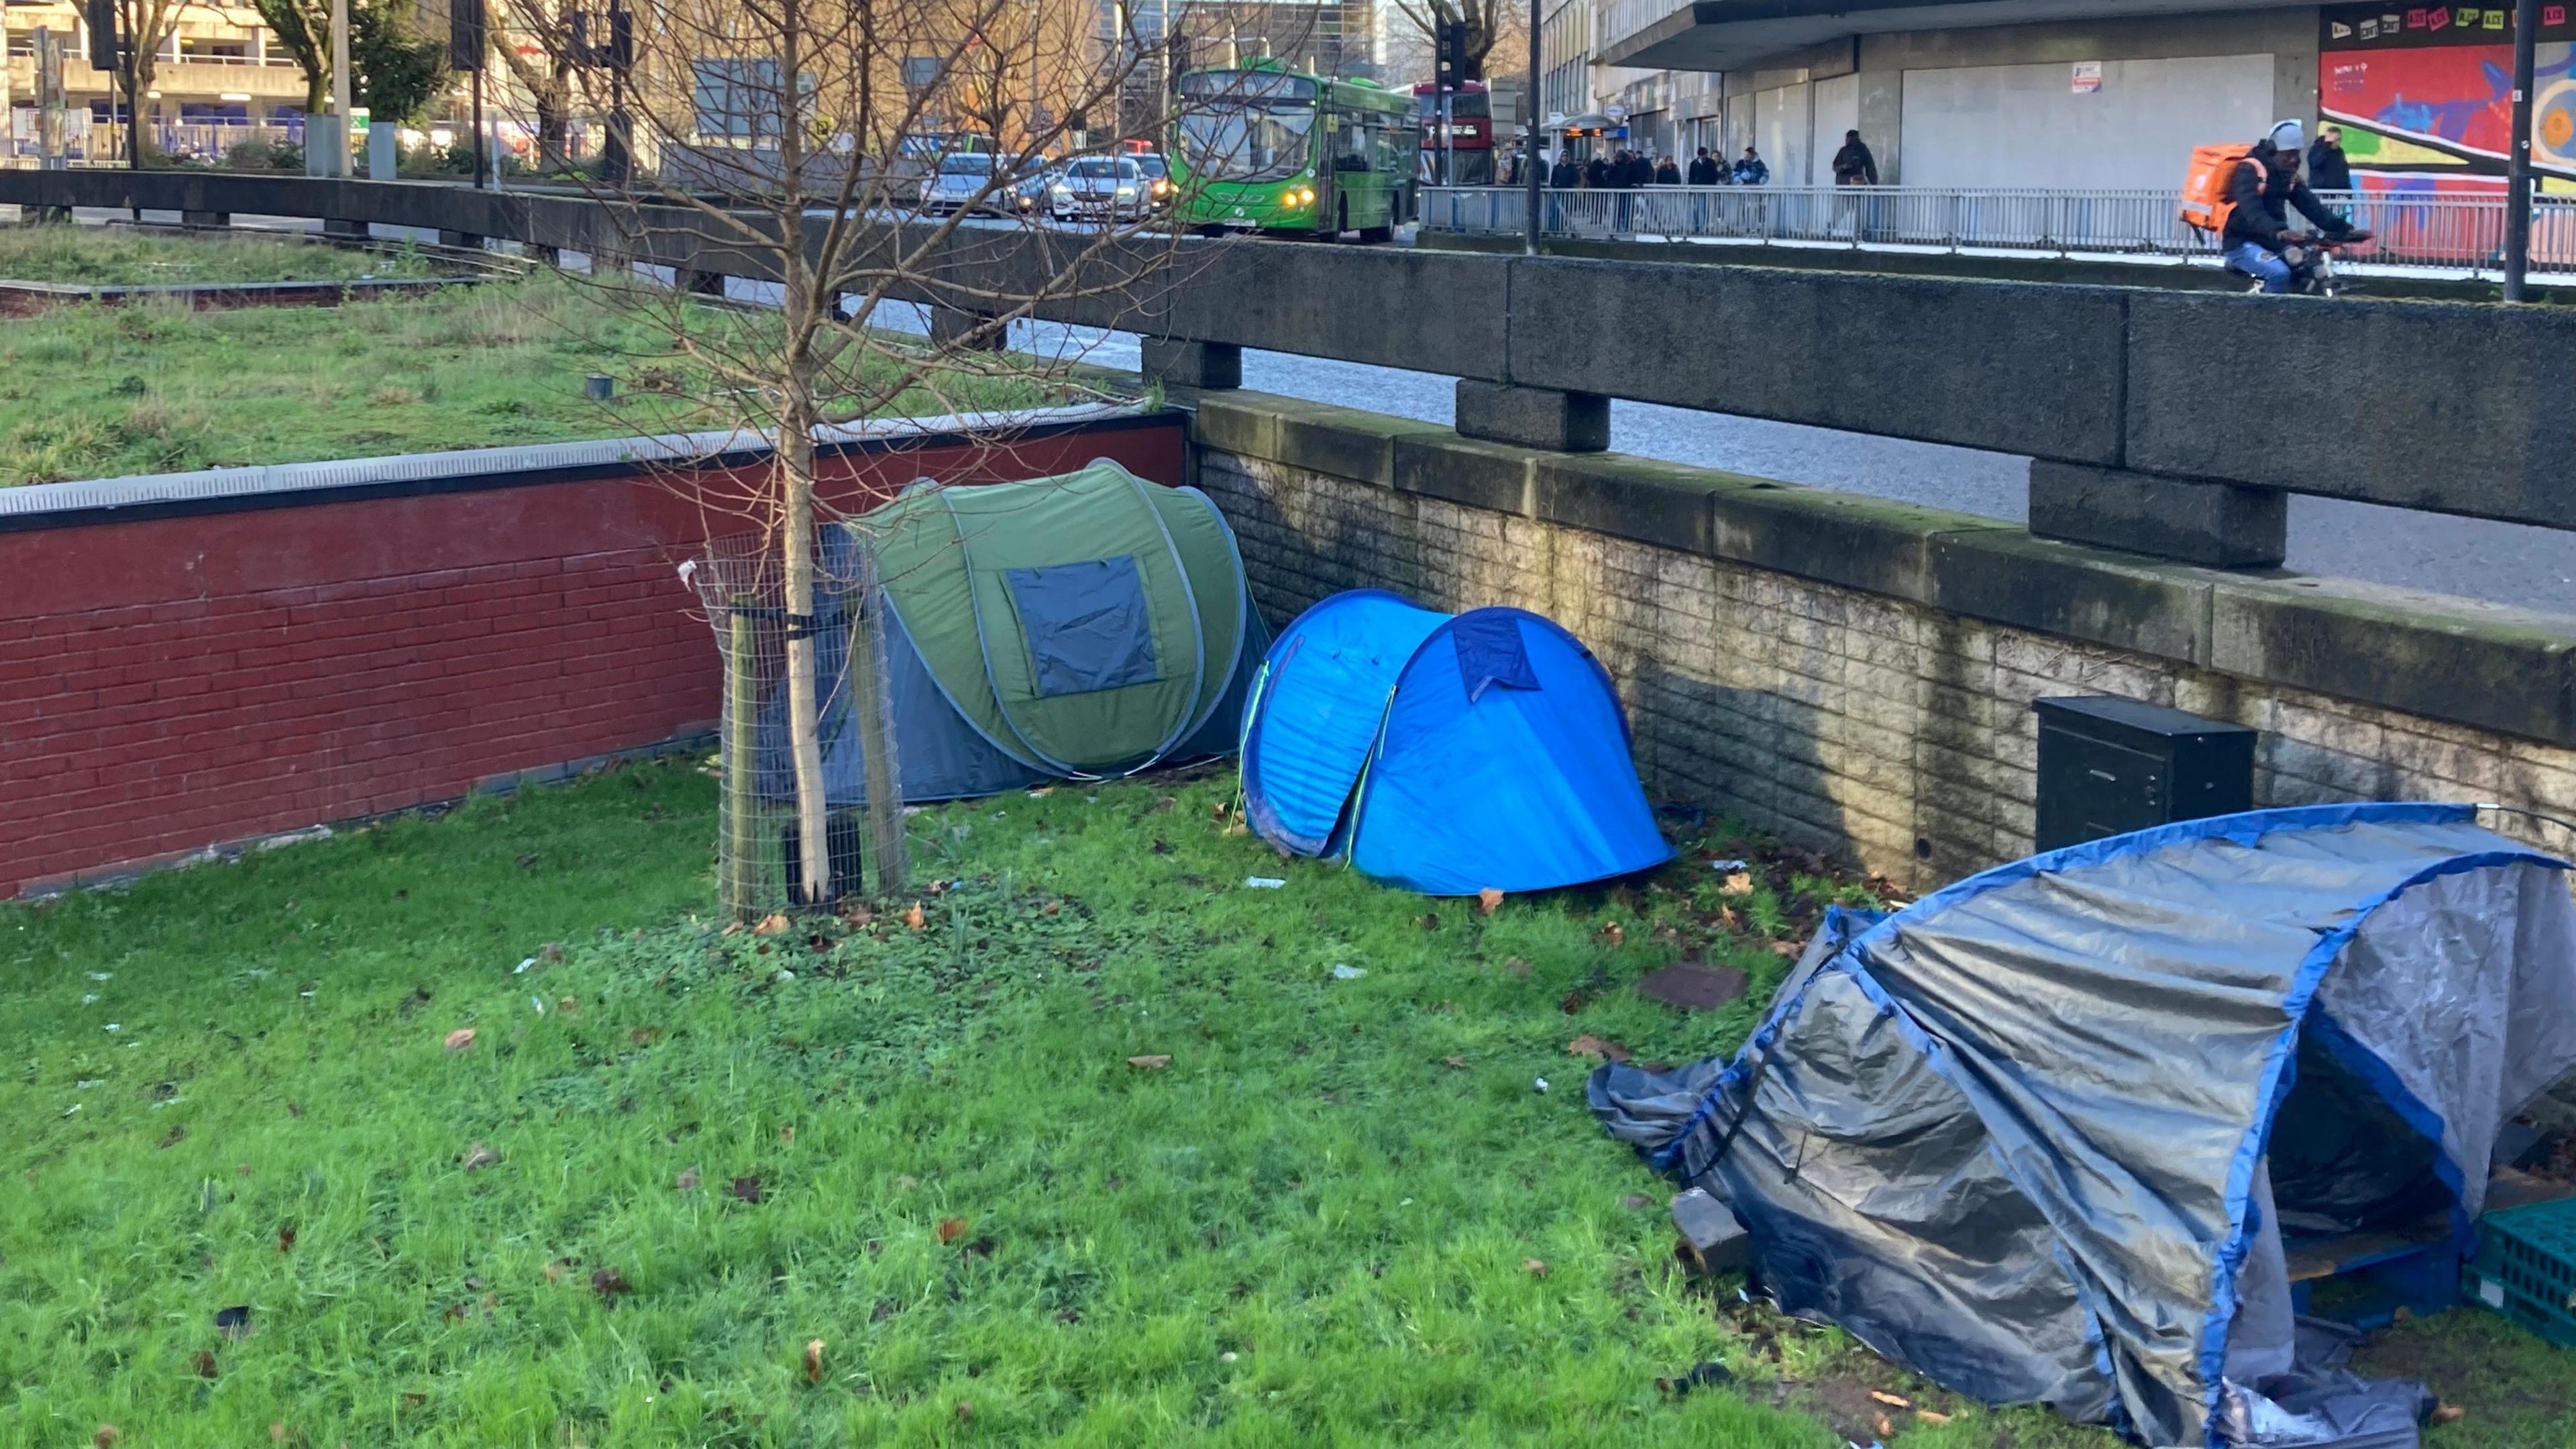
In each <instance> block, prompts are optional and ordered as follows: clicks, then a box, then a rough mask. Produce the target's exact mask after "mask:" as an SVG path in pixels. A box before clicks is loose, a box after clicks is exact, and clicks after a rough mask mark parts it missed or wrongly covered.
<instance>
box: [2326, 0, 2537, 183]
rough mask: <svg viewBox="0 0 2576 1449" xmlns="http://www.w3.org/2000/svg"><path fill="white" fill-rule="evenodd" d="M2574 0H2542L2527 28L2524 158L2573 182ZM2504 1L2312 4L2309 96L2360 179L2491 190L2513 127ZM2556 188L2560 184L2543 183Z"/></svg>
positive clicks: (2508, 11)
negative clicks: (2313, 57) (2314, 33)
mask: <svg viewBox="0 0 2576 1449" xmlns="http://www.w3.org/2000/svg"><path fill="white" fill-rule="evenodd" d="M2571 6H2576V0H2547V3H2545V4H2543V5H2542V6H2541V25H2540V30H2539V32H2538V34H2537V35H2536V36H2535V38H2534V39H2535V53H2536V56H2537V62H2538V63H2537V65H2536V66H2535V68H2534V71H2533V87H2532V95H2533V102H2534V104H2533V111H2532V163H2533V165H2534V166H2535V167H2536V168H2537V169H2538V170H2540V171H2541V172H2542V173H2543V176H2544V185H2546V181H2547V178H2548V177H2550V176H2555V177H2557V178H2560V179H2561V181H2562V184H2563V183H2571V182H2576V22H2571V16H2570V9H2571ZM2513 19H2514V12H2513V10H2512V8H2511V7H2510V6H2507V7H2503V8H2496V7H2492V6H2483V5H2479V6H2471V5H2456V6H2440V5H2436V6H2430V7H2425V6H2400V7H2396V8H2390V7H2385V6H2378V5H2330V6H2327V7H2325V8H2324V9H2323V10H2321V11H2320V12H2319V14H2318V26H2319V33H2318V37H2317V41H2318V43H2317V104H2318V109H2319V110H2320V111H2322V112H2323V113H2324V115H2325V118H2326V119H2327V120H2329V121H2333V122H2336V123H2338V124H2340V125H2341V126H2342V128H2343V132H2344V154H2345V155H2346V156H2347V157H2348V158H2349V159H2350V160H2351V162H2352V167H2353V172H2354V179H2355V181H2356V182H2357V183H2358V184H2360V185H2361V186H2362V187H2364V188H2365V189H2367V190H2373V191H2377V190H2396V191H2430V192H2436V193H2440V192H2453V191H2457V192H2469V193H2479V192H2492V191H2496V190H2499V189H2501V188H2502V187H2503V185H2504V171H2505V158H2506V153H2507V151H2508V150H2509V148H2510V142H2511V137H2512V135H2513ZM2548 189H2551V190H2556V189H2559V188H2558V187H2549V188H2548Z"/></svg>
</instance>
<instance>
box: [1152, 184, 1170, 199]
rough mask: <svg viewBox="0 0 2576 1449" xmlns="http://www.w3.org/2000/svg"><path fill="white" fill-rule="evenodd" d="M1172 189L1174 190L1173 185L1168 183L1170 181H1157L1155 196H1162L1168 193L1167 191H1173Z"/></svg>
mask: <svg viewBox="0 0 2576 1449" xmlns="http://www.w3.org/2000/svg"><path fill="white" fill-rule="evenodd" d="M1171 189H1172V183H1170V182H1168V181H1156V182H1155V183H1154V194H1155V195H1156V196H1160V195H1162V194H1163V193H1165V192H1167V191H1169V190H1171Z"/></svg>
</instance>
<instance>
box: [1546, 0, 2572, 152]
mask: <svg viewBox="0 0 2576 1449" xmlns="http://www.w3.org/2000/svg"><path fill="white" fill-rule="evenodd" d="M2189 3H2190V0H2181V4H2179V5H2178V4H2177V3H2176V0H1934V3H1905V0H1566V3H1565V4H1563V5H1560V6H1558V7H1557V9H1556V10H1555V11H1554V12H1553V14H1552V16H1551V18H1550V19H1549V20H1548V22H1547V39H1548V42H1549V47H1550V48H1549V51H1548V54H1549V56H1550V57H1551V61H1552V63H1551V65H1550V67H1549V95H1548V107H1549V109H1551V110H1558V111H1564V112H1567V113H1569V114H1570V113H1574V112H1576V111H1579V110H1583V109H1599V108H1600V107H1601V106H1602V105H1604V104H1607V103H1611V102H1619V103H1621V104H1624V105H1625V107H1626V110H1627V114H1628V116H1629V118H1630V120H1629V125H1630V130H1631V134H1632V136H1633V137H1635V138H1636V139H1638V140H1641V141H1644V142H1646V143H1648V144H1650V145H1653V146H1654V147H1655V148H1656V149H1658V150H1664V149H1671V150H1675V151H1681V152H1685V153H1686V152H1687V151H1688V150H1689V149H1691V148H1692V147H1695V146H1700V145H1709V146H1713V147H1723V148H1724V149H1725V150H1726V151H1727V152H1733V151H1735V150H1738V149H1740V148H1741V147H1743V146H1744V145H1746V144H1748V143H1750V144H1753V145H1755V146H1758V147H1759V148H1760V149H1761V151H1762V152H1763V154H1764V155H1765V157H1766V158H1767V159H1768V160H1769V161H1770V163H1771V169H1772V176H1773V178H1774V180H1775V181H1776V182H1777V183H1779V184H1783V185H1824V184H1830V182H1831V175H1830V172H1829V170H1828V166H1829V162H1830V159H1831V157H1832V155H1833V152H1834V150H1835V149H1836V147H1838V146H1839V145H1840V144H1841V140H1842V136H1843V133H1844V132H1845V131H1847V130H1858V131H1859V132H1860V133H1861V135H1862V137H1863V139H1865V140H1866V141H1867V142H1868V143H1869V145H1870V147H1871V148H1872V150H1873V151H1874V152H1875V153H1876V155H1877V160H1878V167H1879V173H1880V176H1881V178H1882V179H1883V180H1885V181H1887V182H1889V183H1895V184H1903V185H1910V186H1945V187H1946V186H2036V187H2117V188H2129V187H2157V188H2168V187H2174V186H2178V185H2180V184H2181V181H2182V176H2183V171H2184V167H2185V162H2186V158H2187V157H2188V155H2189V153H2190V149H2191V148H2192V147H2193V146H2194V145H2198V144H2204V143H2208V142H2213V141H2237V140H2243V141H2250V140H2252V139H2254V138H2255V137H2256V136H2258V135H2260V134H2261V132H2262V131H2263V129H2264V127H2265V126H2266V125H2268V124H2269V123H2270V122H2271V121H2273V120H2275V119H2278V118H2282V117H2296V118H2298V119H2300V120H2302V121H2304V122H2307V123H2309V125H2310V127H2311V130H2312V132H2313V127H2314V125H2315V124H2316V123H2317V122H2318V121H2319V120H2320V119H2331V120H2335V121H2338V122H2340V123H2341V124H2342V125H2343V127H2344V130H2345V132H2346V136H2347V142H2346V150H2347V152H2348V153H2349V154H2350V155H2351V158H2352V162H2353V167H2354V170H2355V172H2356V175H2357V176H2358V177H2359V178H2360V180H2361V184H2363V185H2364V186H2366V187H2374V188H2375V187H2387V188H2392V189H2401V190H2413V191H2444V192H2448V191H2477V190H2481V189H2487V188H2490V187H2492V186H2495V185H2498V184H2500V176H2501V172H2502V165H2503V156H2504V152H2505V151H2506V149H2507V146H2506V142H2505V137H2504V135H2503V130H2504V127H2503V125H2502V122H2501V121H2500V120H2499V119H2498V118H2499V117H2500V116H2501V114H2502V111H2503V106H2502V97H2503V92H2502V91H2500V90H2498V89H2497V87H2498V86H2500V85H2503V84H2504V82H2502V81H2499V80H2497V79H2496V78H2495V77H2496V76H2497V75H2498V74H2499V73H2501V74H2510V71H2511V63H2510V45H2511V26H2512V14H2513V12H2512V9H2511V7H2509V6H2506V7H2503V8H2493V7H2494V6H2495V4H2496V0H2488V3H2487V4H2486V5H2481V6H2452V7H2444V6H2422V5H2416V4H2412V3H2409V4H2399V5H2387V6H2382V5H2377V4H2340V5H2325V6H2319V5H2314V4H2308V5H2299V4H2274V3H2266V0H2254V3H2252V4H2248V5H2237V6H2234V7H2231V8H2227V9H2223V10H2220V9H2207V10H2186V9H2183V8H2182V5H2188V4H2189ZM2543 16H2544V26H2543V29H2542V32H2541V34H2540V36H2539V37H2538V39H2539V42H2540V47H2541V60H2540V73H2541V74H2542V75H2543V76H2544V77H2549V76H2552V75H2553V65H2554V66H2555V70H2556V73H2558V74H2559V75H2561V77H2562V79H2561V80H2560V81H2558V82H2555V83H2544V85H2543V86H2542V90H2541V94H2540V96H2539V115H2538V116H2537V117H2536V118H2535V133H2536V136H2537V138H2538V142H2537V144H2538V146H2539V152H2540V154H2539V160H2540V163H2541V164H2542V165H2543V166H2544V167H2554V168H2556V169H2557V170H2558V171H2560V172H2561V173H2562V174H2563V175H2564V176H2566V177H2570V178H2576V80H2567V79H2564V78H2563V77H2564V73H2565V72H2566V71H2567V61H2568V58H2569V53H2570V44H2569V42H2570V41H2571V40H2576V23H2571V21H2570V19H2569V16H2568V7H2566V6H2562V5H2556V4H2552V5H2547V6H2544V7H2543ZM1578 56H1579V57H1580V63H1579V64H1578V63H1577V57H1578ZM1557 57H1562V58H1563V59H1562V60H1557V59H1555V58H1557ZM2499 61H2501V66H2500V68H2499V67H2498V66H2497V62H2499ZM1578 92H1581V93H1582V94H1581V95H1580V96H1578V94H1577V93H1578ZM2553 118H2554V119H2553ZM2570 184H2576V182H2571V183H2570Z"/></svg>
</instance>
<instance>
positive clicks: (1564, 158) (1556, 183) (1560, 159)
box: [1547, 151, 1583, 191]
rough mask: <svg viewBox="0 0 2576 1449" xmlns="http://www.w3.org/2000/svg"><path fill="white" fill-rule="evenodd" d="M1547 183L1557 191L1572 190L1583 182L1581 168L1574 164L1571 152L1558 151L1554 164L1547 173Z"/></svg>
mask: <svg viewBox="0 0 2576 1449" xmlns="http://www.w3.org/2000/svg"><path fill="white" fill-rule="evenodd" d="M1547 184H1548V185H1550V186H1552V187H1554V188H1556V189H1557V190H1559V191H1572V190H1573V189H1575V188H1576V187H1578V186H1581V185H1582V184H1583V168H1582V167H1581V166H1578V165H1576V164H1575V162H1574V157H1573V155H1572V154H1571V153H1569V152H1565V151H1559V152H1557V153H1556V166H1555V167H1554V169H1552V170H1550V171H1549V172H1548V173H1547Z"/></svg>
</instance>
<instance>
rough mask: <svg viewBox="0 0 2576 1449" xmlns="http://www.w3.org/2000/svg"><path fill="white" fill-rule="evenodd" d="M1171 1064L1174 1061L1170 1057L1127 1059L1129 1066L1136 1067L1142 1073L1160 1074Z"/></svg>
mask: <svg viewBox="0 0 2576 1449" xmlns="http://www.w3.org/2000/svg"><path fill="white" fill-rule="evenodd" d="M1171 1064H1172V1059H1171V1058H1170V1057H1168V1056H1151V1057H1129V1058H1128V1059H1127V1065H1129V1066H1131V1067H1134V1068H1135V1069H1136V1070H1138V1071H1140V1072H1159V1071H1161V1070H1162V1069H1163V1068H1165V1067H1168V1066H1170V1065H1171Z"/></svg>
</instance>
